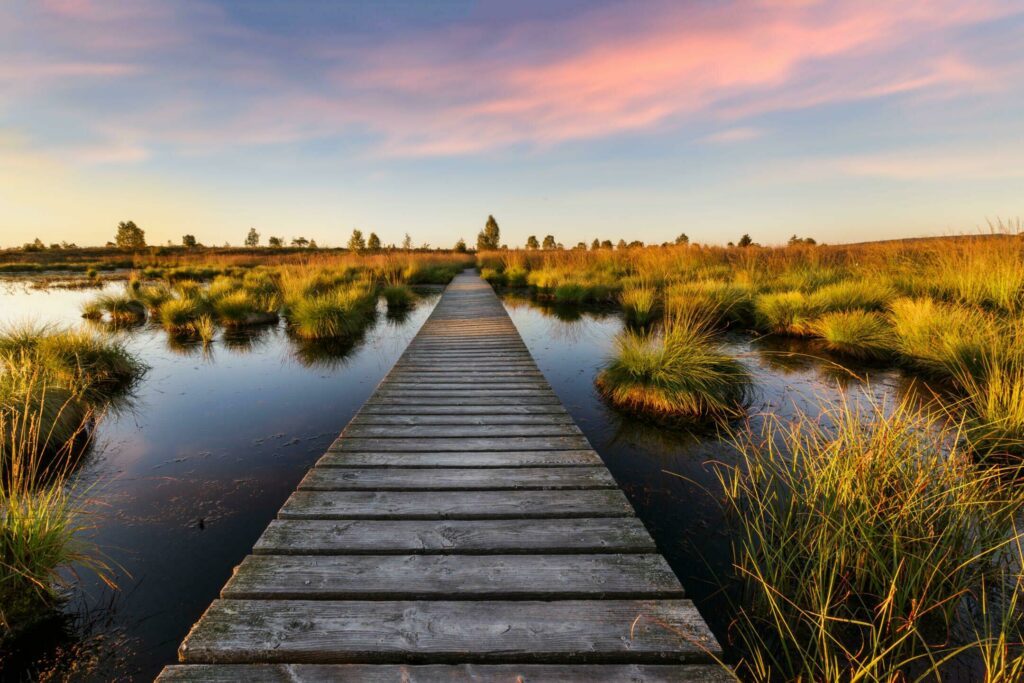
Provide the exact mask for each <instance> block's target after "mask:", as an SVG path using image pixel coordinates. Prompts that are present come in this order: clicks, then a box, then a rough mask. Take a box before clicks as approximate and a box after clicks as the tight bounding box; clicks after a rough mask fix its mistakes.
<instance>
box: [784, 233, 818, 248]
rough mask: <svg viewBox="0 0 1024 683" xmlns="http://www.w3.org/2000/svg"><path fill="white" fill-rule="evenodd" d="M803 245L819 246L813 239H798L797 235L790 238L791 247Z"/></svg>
mask: <svg viewBox="0 0 1024 683" xmlns="http://www.w3.org/2000/svg"><path fill="white" fill-rule="evenodd" d="M801 244H806V245H808V246H814V245H815V244H817V241H815V239H814V238H813V237H797V236H796V235H793V236H792V237H790V238H789V246H791V247H795V246H798V245H801Z"/></svg>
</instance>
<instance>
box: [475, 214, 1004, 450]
mask: <svg viewBox="0 0 1024 683" xmlns="http://www.w3.org/2000/svg"><path fill="white" fill-rule="evenodd" d="M477 264H478V268H480V271H481V273H482V274H483V275H484V276H485V278H486V279H488V280H489V281H491V282H492V283H495V284H502V285H507V284H508V282H509V279H510V276H509V274H510V273H512V272H513V271H514V272H515V273H516V278H517V279H520V278H522V277H523V275H522V274H523V273H524V272H525V280H526V282H527V284H528V286H529V291H530V293H531V295H532V296H533V297H534V298H536V299H537V300H539V301H542V302H548V301H554V302H555V303H556V304H558V305H559V306H561V307H562V309H563V310H567V309H568V308H571V307H579V306H580V305H583V304H588V303H593V302H596V301H601V302H616V303H618V304H619V305H620V307H622V309H623V311H624V314H625V318H626V320H627V322H628V323H630V324H631V325H632V326H634V327H642V326H643V324H644V323H643V321H644V320H650V319H651V318H652V317H653V318H654V319H655V320H657V317H656V315H655V314H654V313H653V312H654V311H656V310H658V307H659V306H660V307H662V308H663V309H664V310H665V311H666V312H667V313H668V314H669V315H670V316H673V315H676V314H679V313H686V314H688V315H696V316H702V317H705V318H707V319H708V320H711V321H713V324H714V326H715V327H718V328H723V327H728V328H730V329H731V330H748V331H750V332H752V333H753V334H757V335H764V334H772V335H782V336H792V337H802V338H807V339H813V340H817V343H819V344H820V346H821V348H823V349H825V350H827V351H829V352H832V353H834V354H836V355H837V356H840V359H841V358H843V357H845V358H850V359H857V360H872V361H886V362H891V363H893V364H898V365H901V366H903V367H904V368H906V369H908V370H909V371H912V372H915V373H919V374H921V375H923V376H925V377H927V378H928V379H929V380H931V381H932V382H936V383H938V384H939V385H942V386H944V387H949V388H951V389H952V390H953V392H954V394H956V393H959V397H960V398H961V399H963V402H962V404H960V405H959V407H960V408H961V409H962V411H966V412H961V415H966V416H967V417H969V418H970V419H971V420H972V423H977V424H976V425H975V426H976V428H977V429H976V430H975V433H980V431H978V430H981V429H982V425H983V424H990V429H991V431H992V433H993V434H995V433H997V432H1001V431H1006V432H1008V433H1010V434H1016V433H1017V432H1018V431H1020V430H1019V428H1018V427H1017V424H1018V419H1019V418H1018V417H1017V414H1018V413H1017V410H1018V408H1017V406H1018V404H1019V399H1018V389H1019V381H1020V377H1019V375H1018V374H1017V370H1016V369H1015V367H1010V366H1008V365H1007V362H1006V361H1004V360H1000V361H998V362H996V361H994V360H993V358H994V356H993V351H992V349H993V348H995V347H998V346H999V345H1000V342H999V339H1000V338H1001V337H1005V336H1006V333H1005V329H1006V328H1007V327H1013V325H1015V324H1017V323H1018V322H1019V321H1020V320H1022V319H1024V317H1022V316H1024V234H1021V232H1020V225H1019V224H1018V223H1014V224H1010V225H1002V224H1000V225H997V226H994V229H993V232H992V234H989V235H976V236H962V237H949V238H941V239H928V240H919V241H914V240H905V241H893V242H878V243H870V244H860V245H841V246H807V245H796V246H787V247H758V246H751V247H746V248H721V247H708V246H699V245H683V246H661V247H647V248H624V249H619V248H616V249H603V248H602V249H596V250H593V249H592V250H585V249H572V250H532V251H522V250H514V251H499V252H482V253H479V254H477ZM652 294H653V296H652ZM631 345H632V346H633V347H635V348H640V347H641V346H642V345H641V344H640V343H639V340H632V342H631ZM1021 412H1024V409H1021ZM997 440H998V441H1001V442H1005V441H1006V440H1007V439H1006V438H1005V437H999V439H997Z"/></svg>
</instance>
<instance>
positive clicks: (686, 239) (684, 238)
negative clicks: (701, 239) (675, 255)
mask: <svg viewBox="0 0 1024 683" xmlns="http://www.w3.org/2000/svg"><path fill="white" fill-rule="evenodd" d="M689 243H690V238H689V237H688V236H687V235H686V233H685V232H682V233H679V237H677V238H676V244H678V245H683V244H689Z"/></svg>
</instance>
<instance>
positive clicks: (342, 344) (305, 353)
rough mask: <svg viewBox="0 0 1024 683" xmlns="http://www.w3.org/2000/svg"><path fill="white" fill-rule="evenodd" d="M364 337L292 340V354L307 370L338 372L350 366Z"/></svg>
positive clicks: (360, 335)
mask: <svg viewBox="0 0 1024 683" xmlns="http://www.w3.org/2000/svg"><path fill="white" fill-rule="evenodd" d="M362 341H363V335H362V334H359V335H357V336H355V337H350V338H345V339H295V338H293V339H292V354H293V355H294V356H295V358H296V360H298V361H299V363H301V364H302V365H303V366H305V367H307V368H315V369H318V370H338V369H340V368H343V367H345V365H347V364H348V361H349V358H350V356H351V354H352V352H353V351H354V350H355V348H356V347H357V346H359V345H360V344H361V343H362Z"/></svg>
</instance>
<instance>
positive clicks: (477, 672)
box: [157, 664, 735, 683]
mask: <svg viewBox="0 0 1024 683" xmlns="http://www.w3.org/2000/svg"><path fill="white" fill-rule="evenodd" d="M733 680H735V679H734V678H733V677H732V675H730V674H729V673H728V672H727V671H726V670H725V669H723V668H722V667H720V666H716V665H712V664H193V665H189V666H181V665H177V666H169V667H167V668H166V669H164V671H163V673H161V674H160V676H159V677H158V678H157V681H158V683H238V681H246V683H726V682H727V681H733Z"/></svg>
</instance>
